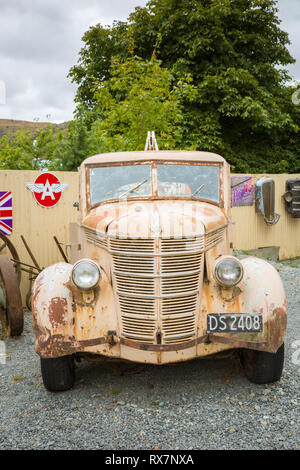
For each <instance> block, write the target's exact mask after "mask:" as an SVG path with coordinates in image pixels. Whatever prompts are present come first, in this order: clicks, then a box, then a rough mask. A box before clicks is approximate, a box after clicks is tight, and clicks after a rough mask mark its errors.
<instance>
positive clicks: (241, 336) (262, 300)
mask: <svg viewBox="0 0 300 470" xmlns="http://www.w3.org/2000/svg"><path fill="white" fill-rule="evenodd" d="M242 265H243V268H244V276H243V280H242V281H241V282H240V284H239V285H238V288H237V289H238V293H237V294H236V296H235V297H234V299H233V301H232V302H227V305H226V306H225V303H223V308H224V307H226V309H225V311H224V310H223V311H224V313H234V312H235V313H250V314H253V313H259V314H262V316H263V331H262V333H220V334H219V333H214V334H212V335H209V339H210V340H212V341H214V342H217V343H224V344H230V345H232V346H233V347H236V348H247V349H256V350H261V351H267V352H272V353H276V352H277V350H278V349H279V347H280V346H281V345H282V343H283V341H284V337H285V333H286V326H287V306H286V296H285V291H284V287H283V284H282V281H281V278H280V276H279V274H278V272H277V271H276V269H275V268H274V267H273V266H272V265H271V264H270V263H268V262H266V261H265V260H262V259H259V258H254V257H248V258H245V259H243V260H242ZM215 311H216V310H215ZM220 311H222V310H221V309H220Z"/></svg>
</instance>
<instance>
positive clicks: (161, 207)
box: [82, 200, 227, 238]
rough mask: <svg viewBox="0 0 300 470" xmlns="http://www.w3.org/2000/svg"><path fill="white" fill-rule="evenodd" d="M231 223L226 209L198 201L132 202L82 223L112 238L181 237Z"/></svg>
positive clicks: (98, 209) (96, 212)
mask: <svg viewBox="0 0 300 470" xmlns="http://www.w3.org/2000/svg"><path fill="white" fill-rule="evenodd" d="M226 223H227V218H226V216H225V215H224V213H223V211H222V209H220V208H219V207H217V206H214V205H212V204H209V203H205V202H195V201H186V200H184V201H178V200H176V201H170V200H168V201H159V200H156V201H153V200H152V201H135V202H134V201H130V202H124V203H112V204H103V205H101V206H98V207H96V208H94V209H92V210H91V211H90V212H89V213H88V214H87V216H86V217H85V218H84V219H83V221H82V224H83V225H85V226H87V227H90V228H93V229H96V230H97V231H99V232H100V233H103V234H104V233H106V234H107V235H110V236H112V237H115V236H122V237H133V238H135V237H147V238H148V237H149V238H152V237H157V236H161V237H174V236H175V237H181V236H183V237H184V236H193V235H199V234H203V233H204V232H205V231H206V232H207V231H209V230H214V229H217V228H218V227H221V226H223V225H225V224H226Z"/></svg>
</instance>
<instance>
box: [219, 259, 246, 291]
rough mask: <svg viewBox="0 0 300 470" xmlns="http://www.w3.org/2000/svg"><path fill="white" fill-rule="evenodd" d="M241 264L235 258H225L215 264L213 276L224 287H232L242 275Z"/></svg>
mask: <svg viewBox="0 0 300 470" xmlns="http://www.w3.org/2000/svg"><path fill="white" fill-rule="evenodd" d="M243 273H244V272H243V266H242V263H240V261H238V260H237V259H235V258H225V259H222V260H220V261H219V262H217V264H216V266H215V278H216V280H217V281H218V283H219V284H221V285H222V286H224V287H233V286H235V285H236V284H238V283H239V282H240V281H241V280H242V277H243Z"/></svg>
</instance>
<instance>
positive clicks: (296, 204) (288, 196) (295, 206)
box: [282, 179, 300, 218]
mask: <svg viewBox="0 0 300 470" xmlns="http://www.w3.org/2000/svg"><path fill="white" fill-rule="evenodd" d="M282 197H283V199H284V200H285V207H286V210H287V211H288V213H289V214H291V215H292V217H295V218H300V179H294V180H288V181H287V182H286V193H285V194H284V195H283V196H282Z"/></svg>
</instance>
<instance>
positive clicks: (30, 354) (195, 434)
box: [0, 260, 300, 450]
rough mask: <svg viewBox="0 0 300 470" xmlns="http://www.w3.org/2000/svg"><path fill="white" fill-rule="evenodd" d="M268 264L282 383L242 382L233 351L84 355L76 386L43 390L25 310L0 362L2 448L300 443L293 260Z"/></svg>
mask: <svg viewBox="0 0 300 470" xmlns="http://www.w3.org/2000/svg"><path fill="white" fill-rule="evenodd" d="M273 264H274V265H276V267H277V268H278V270H279V272H280V275H281V277H282V279H283V281H284V284H285V287H286V291H287V298H288V307H289V321H288V332H287V339H286V345H287V347H286V359H285V369H284V374H283V377H282V380H281V382H280V383H277V384H272V385H268V386H265V385H260V386H259V385H254V384H251V383H249V382H248V381H247V379H246V378H245V377H244V376H243V373H242V371H241V368H240V365H239V360H238V358H237V357H235V356H234V357H232V358H227V359H224V358H223V359H218V360H212V359H205V360H194V361H191V362H187V363H183V364H176V365H168V366H160V367H158V366H156V367H155V366H150V365H148V366H144V365H136V364H130V363H113V364H108V363H95V364H94V363H89V362H82V363H80V365H79V367H78V368H77V381H76V386H75V388H74V389H73V390H71V391H68V392H64V393H50V392H47V391H46V390H45V389H44V386H43V384H42V380H41V375H40V369H39V358H38V356H37V355H36V354H35V352H34V349H33V336H32V330H31V317H30V315H29V314H27V315H26V321H25V324H26V326H25V331H24V334H23V335H22V337H21V338H19V339H10V340H9V341H7V353H8V360H7V363H6V365H1V364H0V416H1V423H0V449H114V450H117V449H130V450H132V449H164V450H168V449H172V450H175V449H179V450H182V449H299V448H300V419H299V415H300V410H299V405H300V394H299V390H300V360H299V359H300V354H299V359H297V353H296V348H295V344H294V343H295V341H296V340H298V341H299V342H300V312H299V305H300V260H296V261H292V262H286V263H273ZM298 349H300V346H298ZM293 353H294V359H295V358H296V361H295V360H294V362H299V364H298V365H297V364H294V363H293V361H292V355H293Z"/></svg>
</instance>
